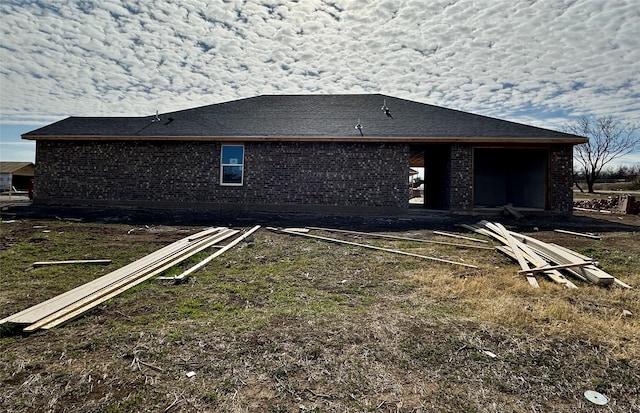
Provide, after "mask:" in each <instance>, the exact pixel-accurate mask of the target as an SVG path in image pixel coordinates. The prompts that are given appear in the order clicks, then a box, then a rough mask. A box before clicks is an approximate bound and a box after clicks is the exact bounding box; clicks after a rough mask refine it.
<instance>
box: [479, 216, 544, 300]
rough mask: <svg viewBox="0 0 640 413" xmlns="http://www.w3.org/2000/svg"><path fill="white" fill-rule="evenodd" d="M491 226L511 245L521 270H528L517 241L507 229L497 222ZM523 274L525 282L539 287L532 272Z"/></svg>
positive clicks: (527, 264)
mask: <svg viewBox="0 0 640 413" xmlns="http://www.w3.org/2000/svg"><path fill="white" fill-rule="evenodd" d="M488 225H489V224H488ZM491 228H492V229H493V228H496V230H497V231H499V232H500V234H501V235H502V236H503V237H504V238H505V239H506V240H507V243H508V245H509V247H511V251H513V254H514V255H515V256H516V260H517V261H518V264H520V267H521V268H522V269H523V270H528V269H529V263H528V262H527V260H526V259H525V258H524V256H523V255H522V253H521V252H520V247H519V246H518V242H517V241H516V240H515V239H514V238H513V237H512V236H511V234H510V233H509V231H508V230H507V229H506V228H505V227H504V226H503V225H502V224H499V223H495V224H493V226H492V227H491ZM525 276H526V277H527V282H529V285H531V286H532V287H533V288H539V287H540V285H539V284H538V281H537V280H536V278H535V277H534V275H533V273H532V272H530V271H528V272H525Z"/></svg>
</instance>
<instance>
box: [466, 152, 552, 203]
mask: <svg viewBox="0 0 640 413" xmlns="http://www.w3.org/2000/svg"><path fill="white" fill-rule="evenodd" d="M548 165H549V151H548V150H546V149H534V148H528V149H499V148H476V149H475V150H474V154H473V200H474V207H476V208H495V207H500V206H504V205H507V204H512V205H513V206H515V207H521V208H534V209H547V203H548V202H547V193H548V191H547V187H548V180H547V176H548V169H549V166H548Z"/></svg>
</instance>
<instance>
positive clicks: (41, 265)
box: [31, 260, 111, 267]
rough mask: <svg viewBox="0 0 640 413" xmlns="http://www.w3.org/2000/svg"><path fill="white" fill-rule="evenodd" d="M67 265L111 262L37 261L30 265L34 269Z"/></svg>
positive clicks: (105, 261) (106, 261) (107, 262)
mask: <svg viewBox="0 0 640 413" xmlns="http://www.w3.org/2000/svg"><path fill="white" fill-rule="evenodd" d="M69 264H100V265H106V264H111V260H67V261H38V262H34V263H33V264H31V265H32V266H34V267H45V266H47V265H69Z"/></svg>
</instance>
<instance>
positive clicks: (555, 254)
mask: <svg viewBox="0 0 640 413" xmlns="http://www.w3.org/2000/svg"><path fill="white" fill-rule="evenodd" d="M463 226H464V227H465V228H467V229H469V230H471V231H474V232H476V233H478V234H482V235H485V236H487V237H489V238H492V239H495V240H497V241H499V242H500V243H501V244H502V245H500V246H497V247H496V249H497V250H498V251H500V252H502V253H503V254H505V255H507V256H509V257H511V258H512V259H514V260H515V261H517V262H518V264H519V265H520V267H521V270H520V271H518V274H524V275H525V276H526V278H527V281H528V282H529V284H531V286H532V287H534V288H537V287H538V286H539V285H538V282H537V280H536V275H538V274H543V275H545V276H546V277H548V278H549V279H550V280H552V281H554V282H556V283H559V284H562V285H564V286H565V287H567V288H577V286H576V285H575V284H574V283H573V282H572V281H570V280H569V279H568V278H567V277H565V275H564V273H567V274H568V275H571V276H572V277H574V278H577V279H579V280H582V281H587V282H591V283H593V284H597V285H603V286H608V285H612V284H616V285H619V286H621V287H625V288H631V287H630V286H629V285H627V284H625V283H623V282H622V281H620V280H618V279H617V278H615V277H613V276H612V275H611V274H608V273H607V272H605V271H603V270H602V269H600V268H598V267H597V266H596V264H597V263H596V261H594V260H593V259H592V258H589V257H586V256H584V255H581V254H579V253H577V252H575V251H572V250H570V249H567V248H564V247H561V246H560V245H557V244H553V243H547V242H543V241H540V240H538V239H536V238H533V237H530V236H527V235H524V234H519V233H517V232H514V231H510V230H508V229H506V228H505V227H504V226H503V225H502V224H500V223H497V222H488V221H481V222H480V223H478V224H477V225H463Z"/></svg>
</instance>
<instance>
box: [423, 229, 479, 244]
mask: <svg viewBox="0 0 640 413" xmlns="http://www.w3.org/2000/svg"><path fill="white" fill-rule="evenodd" d="M433 233H434V234H436V235H444V236H445V237H451V238H460V239H466V240H467V241H473V242H482V243H485V244H487V243H488V242H489V241H487V240H484V239H478V238H471V237H465V236H464V235H458V234H451V233H448V232H444V231H433Z"/></svg>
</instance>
